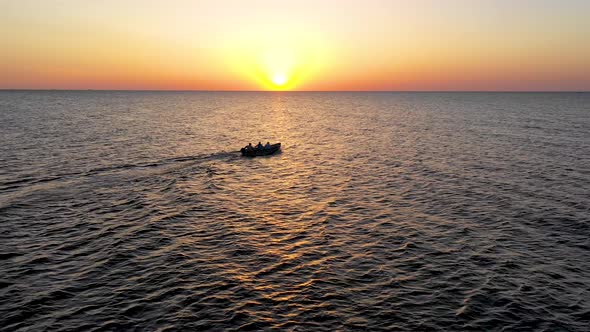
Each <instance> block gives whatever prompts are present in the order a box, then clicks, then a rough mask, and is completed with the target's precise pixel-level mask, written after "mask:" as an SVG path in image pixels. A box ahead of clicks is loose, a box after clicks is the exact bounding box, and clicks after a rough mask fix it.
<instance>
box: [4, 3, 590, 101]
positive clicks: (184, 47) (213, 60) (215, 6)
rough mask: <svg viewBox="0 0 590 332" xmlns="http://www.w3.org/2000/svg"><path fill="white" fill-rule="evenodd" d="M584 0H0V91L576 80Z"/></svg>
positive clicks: (433, 86) (585, 47)
mask: <svg viewBox="0 0 590 332" xmlns="http://www.w3.org/2000/svg"><path fill="white" fill-rule="evenodd" d="M589 15H590V1H586V0H561V1H558V0H414V1H406V0H340V1H336V0H302V1H288V0H235V1H232V0H218V1H205V0H202V1H198V0H193V1H188V0H167V1H157V0H152V1H149V0H143V1H140V0H102V1H91V0H87V1H83V0H36V1H33V0H0V89H106V90H110V89H125V90H144V89H145V90H303V91H341V90H343V91H349V90H352V91H471V90H477V91H562V90H575V91H588V90H590V19H589Z"/></svg>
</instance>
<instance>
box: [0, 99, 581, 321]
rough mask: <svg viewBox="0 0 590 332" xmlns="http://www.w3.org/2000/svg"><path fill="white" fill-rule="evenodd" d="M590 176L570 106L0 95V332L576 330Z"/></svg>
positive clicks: (577, 104) (560, 102)
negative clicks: (245, 151)
mask: <svg viewBox="0 0 590 332" xmlns="http://www.w3.org/2000/svg"><path fill="white" fill-rule="evenodd" d="M259 141H261V142H262V143H263V144H264V143H266V142H267V141H270V142H271V143H274V142H281V143H282V151H281V153H279V154H276V155H273V156H267V157H257V158H245V157H242V156H240V153H239V149H240V148H241V147H243V146H245V145H246V144H248V143H249V142H251V143H253V144H256V143H258V142H259ZM589 165H590V93H391V92H375V93H368V92H366V93H365V92H358V93H356V92H354V93H353V92H333V93H331V92H322V93H320V92H139V91H138V92H123V91H119V92H117V91H0V330H2V331H133V330H137V331H178V330H180V331H184V330H192V331H202V330H216V331H218V330H229V331H231V330H256V331H260V330H273V331H278V330H293V331H340V330H342V331H352V330H370V331H381V330H383V331H394V330H395V331H476V330H485V331H529V330H535V331H588V329H589V327H590V166H589Z"/></svg>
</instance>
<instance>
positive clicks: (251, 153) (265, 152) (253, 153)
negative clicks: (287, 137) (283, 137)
mask: <svg viewBox="0 0 590 332" xmlns="http://www.w3.org/2000/svg"><path fill="white" fill-rule="evenodd" d="M280 149H281V143H276V144H271V145H270V147H268V148H263V149H260V150H259V149H257V148H254V149H251V150H248V149H246V148H242V149H241V150H240V152H242V156H244V157H258V156H269V155H271V154H274V153H275V152H277V151H279V150H280Z"/></svg>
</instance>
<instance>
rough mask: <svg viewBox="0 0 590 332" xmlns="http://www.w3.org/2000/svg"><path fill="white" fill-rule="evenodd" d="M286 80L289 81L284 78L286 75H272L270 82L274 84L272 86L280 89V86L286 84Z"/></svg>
mask: <svg viewBox="0 0 590 332" xmlns="http://www.w3.org/2000/svg"><path fill="white" fill-rule="evenodd" d="M288 80H289V79H288V78H287V76H286V75H284V74H275V75H273V77H272V82H273V83H274V84H275V85H276V86H277V87H282V86H284V85H285V84H286V83H287V81H288Z"/></svg>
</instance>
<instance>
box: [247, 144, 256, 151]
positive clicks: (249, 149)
mask: <svg viewBox="0 0 590 332" xmlns="http://www.w3.org/2000/svg"><path fill="white" fill-rule="evenodd" d="M246 150H248V151H252V150H254V147H253V146H252V143H248V145H247V146H246Z"/></svg>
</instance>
